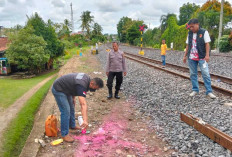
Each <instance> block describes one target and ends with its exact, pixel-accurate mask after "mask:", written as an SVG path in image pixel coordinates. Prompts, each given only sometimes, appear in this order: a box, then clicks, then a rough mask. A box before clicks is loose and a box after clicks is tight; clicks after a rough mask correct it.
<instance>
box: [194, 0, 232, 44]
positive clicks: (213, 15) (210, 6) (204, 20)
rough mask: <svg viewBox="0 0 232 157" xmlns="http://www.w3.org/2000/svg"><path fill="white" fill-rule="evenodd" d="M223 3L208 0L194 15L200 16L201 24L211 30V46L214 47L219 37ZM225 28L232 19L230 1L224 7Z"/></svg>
mask: <svg viewBox="0 0 232 157" xmlns="http://www.w3.org/2000/svg"><path fill="white" fill-rule="evenodd" d="M220 10H221V3H220V2H219V1H217V0H208V1H207V2H206V3H204V4H203V5H202V6H201V8H200V9H198V10H197V11H196V12H195V13H194V15H193V17H195V18H198V20H199V22H200V26H201V27H203V28H205V29H207V30H208V31H209V34H210V37H211V43H210V45H211V47H214V45H215V44H214V42H215V39H216V38H217V37H218V32H219V31H218V29H219V21H220V18H219V17H220ZM223 12H224V15H223V30H224V28H225V26H226V25H227V23H228V22H229V21H231V20H232V7H231V4H230V3H229V2H227V1H226V2H225V3H224V9H223Z"/></svg>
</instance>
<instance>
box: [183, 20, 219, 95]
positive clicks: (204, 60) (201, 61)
mask: <svg viewBox="0 0 232 157" xmlns="http://www.w3.org/2000/svg"><path fill="white" fill-rule="evenodd" d="M188 26H189V29H190V30H189V33H188V37H187V40H186V44H187V46H186V51H185V54H184V58H183V62H184V63H186V60H187V59H188V65H189V70H190V79H191V82H192V93H191V94H190V96H191V97H193V96H195V95H196V94H197V93H198V92H199V85H198V71H197V67H198V65H199V67H200V69H201V75H202V77H203V80H204V85H205V88H206V95H208V96H209V97H210V98H212V99H214V98H216V96H215V95H214V94H213V93H212V87H211V78H210V74H209V68H208V62H209V51H210V45H209V42H210V41H211V40H210V36H209V33H208V31H207V30H205V29H202V28H200V27H199V22H198V19H191V20H190V21H189V22H188Z"/></svg>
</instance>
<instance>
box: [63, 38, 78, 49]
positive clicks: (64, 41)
mask: <svg viewBox="0 0 232 157" xmlns="http://www.w3.org/2000/svg"><path fill="white" fill-rule="evenodd" d="M62 43H63V44H64V48H65V49H72V48H74V46H75V45H74V43H72V42H70V41H68V40H62Z"/></svg>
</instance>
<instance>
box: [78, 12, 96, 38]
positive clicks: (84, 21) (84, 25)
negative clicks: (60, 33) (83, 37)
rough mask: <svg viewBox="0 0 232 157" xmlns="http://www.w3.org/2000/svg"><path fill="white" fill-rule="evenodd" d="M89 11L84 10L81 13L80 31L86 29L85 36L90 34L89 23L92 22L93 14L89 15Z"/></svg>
mask: <svg viewBox="0 0 232 157" xmlns="http://www.w3.org/2000/svg"><path fill="white" fill-rule="evenodd" d="M90 14H91V12H90V11H88V10H87V11H84V12H82V14H81V16H80V17H81V19H80V21H81V26H80V27H81V29H82V31H84V30H86V31H87V36H89V35H90V31H91V23H92V22H93V19H94V16H91V15H90Z"/></svg>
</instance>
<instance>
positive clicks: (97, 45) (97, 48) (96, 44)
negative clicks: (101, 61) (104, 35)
mask: <svg viewBox="0 0 232 157" xmlns="http://www.w3.org/2000/svg"><path fill="white" fill-rule="evenodd" d="M96 54H98V44H97V43H96Z"/></svg>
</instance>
